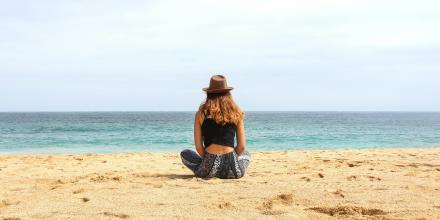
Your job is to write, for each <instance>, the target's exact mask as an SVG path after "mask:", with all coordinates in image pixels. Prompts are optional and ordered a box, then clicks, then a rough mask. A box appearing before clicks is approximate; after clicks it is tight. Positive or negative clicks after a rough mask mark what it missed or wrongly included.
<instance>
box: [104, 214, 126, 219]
mask: <svg viewBox="0 0 440 220" xmlns="http://www.w3.org/2000/svg"><path fill="white" fill-rule="evenodd" d="M102 214H103V215H106V216H110V217H116V218H123V219H125V218H129V217H130V216H129V215H127V214H123V213H113V212H104V213H102Z"/></svg>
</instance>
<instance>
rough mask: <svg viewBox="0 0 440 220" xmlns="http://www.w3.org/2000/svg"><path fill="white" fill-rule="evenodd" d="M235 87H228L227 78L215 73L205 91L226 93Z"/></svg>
mask: <svg viewBox="0 0 440 220" xmlns="http://www.w3.org/2000/svg"><path fill="white" fill-rule="evenodd" d="M233 89H234V88H232V87H228V84H227V83H226V78H225V77H224V76H222V75H214V76H212V77H211V80H210V81H209V87H208V88H203V91H205V92H207V93H224V92H229V91H231V90H233Z"/></svg>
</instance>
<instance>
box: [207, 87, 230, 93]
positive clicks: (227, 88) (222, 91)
mask: <svg viewBox="0 0 440 220" xmlns="http://www.w3.org/2000/svg"><path fill="white" fill-rule="evenodd" d="M233 89H234V88H233V87H226V88H223V89H209V88H203V89H202V90H203V91H205V92H207V93H224V92H229V91H231V90H233Z"/></svg>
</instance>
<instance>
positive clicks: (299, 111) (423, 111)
mask: <svg viewBox="0 0 440 220" xmlns="http://www.w3.org/2000/svg"><path fill="white" fill-rule="evenodd" d="M196 111H197V110H97V111H89V110H72V111H70V110H54V111H0V114H2V113H119V112H120V113H124V112H134V113H138V112H146V113H149V112H152V113H155V112H164V113H167V112H171V113H172V112H176V113H182V112H196ZM243 111H244V112H256V113H258V112H262V113H271V112H275V113H283V112H286V113H289V112H296V113H301V112H316V113H326V112H329V113H331V112H335V113H338V112H340V113H357V112H359V113H375V112H378V113H386V112H390V113H440V110H243Z"/></svg>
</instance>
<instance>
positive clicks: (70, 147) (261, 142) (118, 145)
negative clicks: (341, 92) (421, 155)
mask: <svg viewBox="0 0 440 220" xmlns="http://www.w3.org/2000/svg"><path fill="white" fill-rule="evenodd" d="M193 119H194V112H72V113H0V153H54V152H59V153H66V152H69V153H84V152H116V151H146V150H147V151H178V150H181V149H183V148H192V147H193V145H192V143H193V133H192V132H193V128H192V126H193ZM245 127H246V132H247V141H248V145H247V147H248V148H249V149H250V150H279V149H334V148H345V147H351V148H369V147H431V146H440V113H439V112H247V113H246V120H245Z"/></svg>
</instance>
